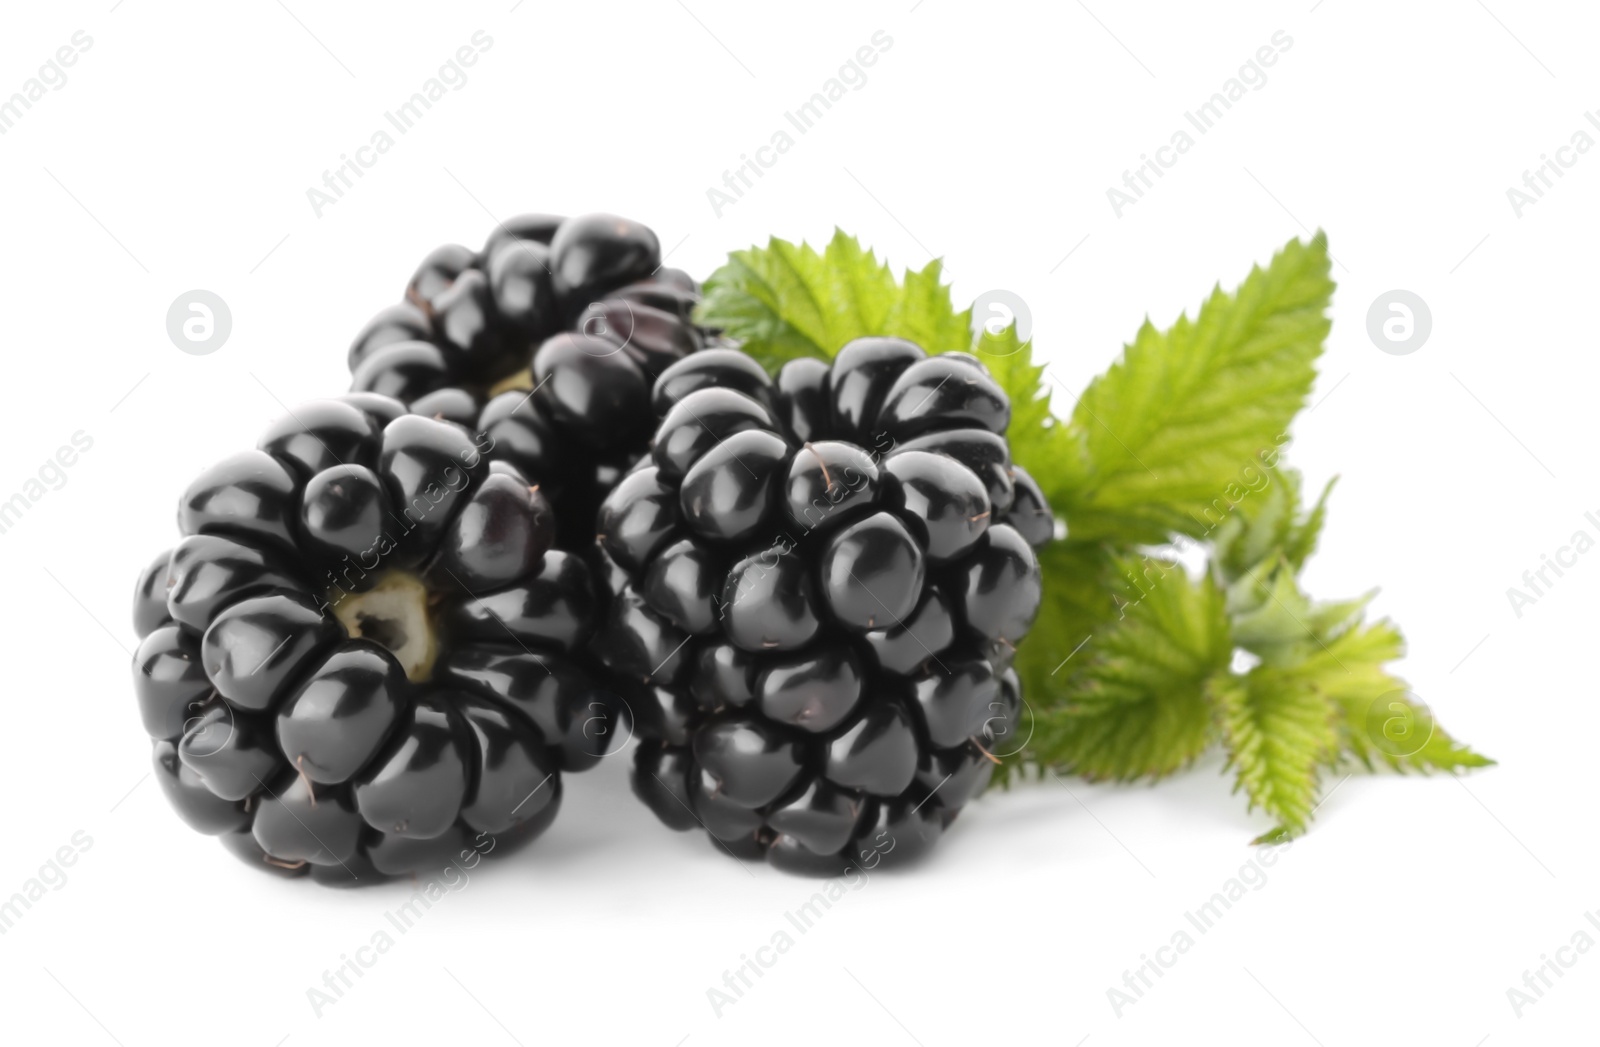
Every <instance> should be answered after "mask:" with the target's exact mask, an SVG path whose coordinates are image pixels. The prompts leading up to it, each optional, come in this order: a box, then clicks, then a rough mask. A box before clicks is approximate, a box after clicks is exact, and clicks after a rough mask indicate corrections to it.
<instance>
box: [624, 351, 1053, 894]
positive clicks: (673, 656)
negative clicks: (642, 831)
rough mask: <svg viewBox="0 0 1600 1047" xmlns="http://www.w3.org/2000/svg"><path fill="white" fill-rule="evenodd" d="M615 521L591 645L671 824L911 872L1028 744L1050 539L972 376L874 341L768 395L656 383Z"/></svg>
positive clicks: (703, 383)
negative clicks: (996, 752)
mask: <svg viewBox="0 0 1600 1047" xmlns="http://www.w3.org/2000/svg"><path fill="white" fill-rule="evenodd" d="M653 407H654V409H655V411H656V412H657V413H658V414H660V415H661V416H662V422H661V425H660V427H659V428H658V429H657V431H656V434H655V439H654V442H653V444H652V448H651V454H650V457H649V458H647V459H643V460H641V461H640V463H639V464H638V465H637V466H636V467H635V468H634V469H633V470H632V471H630V472H629V473H628V474H627V475H626V476H625V477H624V478H623V479H622V480H621V482H620V483H619V484H618V485H617V487H616V489H615V490H614V491H613V492H612V493H611V494H610V496H609V497H608V498H607V499H606V501H605V503H604V504H603V506H602V508H601V512H600V516H599V521H598V530H599V536H598V543H599V545H600V547H601V549H602V550H603V551H604V552H605V554H606V556H607V557H608V559H609V560H610V561H612V565H613V570H614V571H615V572H616V573H617V574H618V575H619V576H620V582H619V583H614V584H617V585H618V595H617V598H616V599H614V600H613V601H612V603H611V606H610V609H609V612H608V615H607V621H606V624H605V626H604V627H603V629H602V631H601V633H600V635H599V637H598V638H597V640H596V646H597V647H598V648H599V649H600V650H602V651H603V652H604V657H605V660H606V661H607V663H608V665H609V666H610V668H611V669H612V671H613V672H614V673H615V674H616V675H617V677H618V678H626V679H627V680H629V682H630V684H631V685H632V686H633V687H635V688H637V692H636V694H634V695H632V696H630V698H629V701H630V704H631V706H632V708H633V711H634V717H635V720H636V724H637V733H638V734H639V736H640V739H641V743H640V746H639V749H638V751H637V753H636V760H635V767H634V780H633V784H634V790H635V792H636V793H637V794H638V795H639V796H640V798H641V799H643V800H644V801H645V803H646V804H648V805H649V806H650V807H651V808H652V809H653V810H654V811H655V813H656V814H657V815H658V816H659V817H660V818H661V819H662V821H664V822H665V823H666V824H668V825H669V826H671V827H673V828H676V829H691V828H694V827H696V826H699V827H703V828H705V829H706V830H707V831H708V832H709V833H710V834H711V836H712V837H714V838H715V839H716V840H717V841H718V842H719V843H720V844H721V845H722V846H723V847H724V848H725V849H727V850H729V851H731V852H732V853H734V854H735V855H739V856H750V857H756V856H765V857H766V858H767V859H768V860H769V861H771V862H772V863H773V864H774V865H777V866H780V867H783V868H786V869H791V870H794V871H799V872H807V873H815V874H824V875H826V874H838V873H840V872H842V871H844V869H845V868H846V867H847V866H849V865H859V866H862V867H866V868H871V867H873V866H876V865H877V864H879V863H880V862H883V861H890V862H896V861H901V860H906V859H910V858H914V857H915V856H917V855H918V854H920V853H922V852H924V851H925V850H927V848H928V847H929V846H930V845H931V844H932V843H933V842H934V840H935V839H936V838H937V837H938V835H939V834H940V833H941V832H942V831H943V829H944V828H945V827H946V826H948V825H949V824H950V822H951V821H952V820H953V819H954V818H955V817H956V815H957V813H958V812H959V811H960V810H961V807H962V805H963V804H965V803H966V802H967V800H968V799H970V798H971V797H972V796H974V795H976V794H977V793H978V792H979V791H980V790H981V789H983V787H984V786H985V785H986V784H987V783H988V780H989V778H990V775H991V773H992V771H993V755H992V753H991V752H990V750H991V749H993V748H994V747H995V743H996V742H997V741H999V740H1001V739H1004V738H1007V737H1008V736H1010V735H1011V734H1012V733H1013V732H1014V731H1015V730H1016V722H1017V720H1018V717H1019V706H1020V703H1021V694H1020V687H1019V684H1018V680H1017V677H1016V674H1015V673H1014V672H1013V671H1012V670H1011V668H1010V662H1011V658H1012V654H1013V652H1014V650H1015V644H1016V643H1017V642H1018V641H1020V640H1021V639H1022V637H1023V636H1024V634H1025V633H1026V632H1027V631H1028V628H1029V626H1030V625H1031V624H1032V622H1033V618H1034V616H1035V614H1036V612H1037V610H1038V606H1039V600H1040V585H1041V579H1040V571H1039V564H1038V561H1037V559H1036V558H1035V555H1034V551H1033V550H1034V547H1036V546H1040V545H1043V544H1044V543H1045V542H1048V541H1049V540H1050V539H1051V538H1052V537H1053V535H1054V526H1055V522H1054V520H1053V519H1052V517H1051V515H1050V512H1049V509H1048V508H1047V506H1046V503H1045V500H1044V497H1043V495H1042V494H1041V493H1040V491H1039V488H1038V486H1037V485H1036V484H1035V483H1034V481H1033V480H1032V478H1030V477H1029V476H1028V475H1027V474H1026V473H1025V472H1024V471H1023V470H1022V469H1020V468H1017V467H1015V466H1013V465H1012V464H1011V461H1010V453H1009V450H1008V447H1007V444H1006V440H1005V431H1006V426H1007V424H1008V422H1009V420H1010V413H1011V411H1010V404H1009V402H1008V401H1007V398H1006V396H1005V393H1004V392H1003V390H1002V389H1001V388H1000V387H999V385H997V384H996V383H995V382H994V380H993V379H992V378H991V377H990V376H989V373H988V371H987V369H986V368H985V367H984V366H983V364H982V363H981V362H980V361H979V360H978V359H977V358H976V357H972V356H969V355H967V354H963V353H947V354H944V355H940V356H928V355H926V354H925V353H924V352H923V351H922V349H920V348H919V347H918V346H916V345H914V344H912V343H910V342H907V341H903V340H900V339H894V338H862V339H858V340H856V341H853V342H851V343H850V344H848V345H846V346H845V347H844V348H843V349H841V350H840V352H839V354H838V356H837V357H836V358H835V359H834V361H833V362H832V364H831V365H830V364H828V363H827V362H825V361H822V360H817V359H798V360H794V361H791V362H790V363H788V364H786V365H785V366H784V367H783V369H782V370H781V371H780V372H779V374H778V375H777V378H776V380H769V378H768V376H767V375H766V373H765V372H764V371H763V370H762V369H761V367H760V366H759V365H757V364H756V363H755V362H754V361H752V360H751V359H750V358H748V357H746V356H744V355H743V354H741V353H738V352H734V351H731V350H724V349H710V350H706V351H705V352H702V353H699V354H696V355H695V356H693V357H691V358H688V359H685V360H683V361H682V362H680V363H678V364H675V365H674V366H672V367H671V368H669V369H668V370H667V371H666V372H665V373H664V374H663V375H662V376H661V378H660V379H659V380H658V381H657V382H656V385H655V389H654V392H653Z"/></svg>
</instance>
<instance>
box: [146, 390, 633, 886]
mask: <svg viewBox="0 0 1600 1047" xmlns="http://www.w3.org/2000/svg"><path fill="white" fill-rule="evenodd" d="M490 450H492V441H491V440H490V439H489V438H488V437H486V436H485V435H484V434H482V433H475V432H473V431H471V430H469V429H466V428H464V427H462V426H460V425H458V424H456V423H454V422H449V421H444V420H440V419H436V418H429V417H423V416H421V415H417V414H409V413H407V412H406V410H405V408H404V406H403V405H402V404H400V403H399V402H398V401H396V400H393V399H391V398H389V397H386V396H379V395H376V394H373V393H352V394H349V395H346V396H343V397H340V398H338V399H335V400H320V401H314V402H312V403H309V404H303V405H301V406H300V407H299V408H297V409H296V410H295V411H293V412H291V414H290V416H289V417H288V418H285V419H284V420H283V421H281V422H279V423H278V424H276V425H274V426H273V427H272V428H270V429H269V430H267V432H266V433H265V434H264V435H263V436H262V438H261V441H260V443H259V445H258V449H257V450H253V451H246V452H244V453H242V454H236V455H234V456H232V457H230V458H226V459H224V460H223V461H221V462H220V463H218V464H216V465H214V466H212V467H211V468H210V469H208V470H206V471H205V472H204V473H202V474H201V475H200V477H199V478H198V479H197V480H195V482H194V483H193V484H191V485H190V487H189V489H188V491H187V492H185V494H184V496H183V498H182V500H181V501H180V503H179V507H178V524H179V530H180V531H181V533H182V535H183V538H182V540H181V541H179V543H178V544H177V545H176V546H175V547H174V548H173V549H172V550H171V551H170V552H168V553H163V554H162V555H161V556H159V557H157V558H156V559H155V560H154V561H153V562H152V563H151V564H150V565H149V566H148V567H147V568H146V569H145V570H144V572H143V573H142V574H141V575H140V577H139V581H138V585H137V587H136V590H135V596H134V609H133V619H134V627H135V629H136V631H137V632H138V634H139V637H140V640H141V642H140V645H139V649H138V652H137V653H136V655H135V658H134V666H133V668H134V672H133V681H134V690H135V693H136V695H137V698H138V702H139V709H140V713H141V715H142V717H143V721H144V727H145V730H146V731H147V732H148V733H149V735H150V737H151V739H152V740H153V742H154V758H155V770H156V776H157V778H158V779H159V780H160V782H161V785H162V788H163V790H164V791H165V792H166V794H167V798H168V799H169V800H170V801H171V802H172V804H173V806H174V807H176V808H177V810H178V813H179V815H180V816H182V818H183V819H184V820H185V821H187V822H188V823H189V824H190V825H191V826H192V827H194V828H195V829H198V830H199V831H201V832H203V833H208V834H212V835H218V836H222V837H223V838H224V841H225V842H226V843H227V845H228V847H229V849H230V850H233V851H235V852H236V853H239V854H242V855H244V856H246V857H249V858H251V859H252V860H255V861H258V862H260V863H265V864H266V865H269V866H272V867H274V868H277V869H279V870H283V871H288V872H294V873H300V872H305V871H308V870H309V871H311V872H313V873H315V874H318V875H319V876H320V877H325V878H328V879H332V880H351V879H378V878H381V877H382V876H384V875H394V874H401V873H408V872H418V871H435V872H436V871H438V870H440V869H442V868H443V867H445V866H446V865H448V864H449V863H451V862H456V863H461V862H463V861H464V862H466V863H467V864H468V867H470V865H472V864H476V862H477V860H478V858H477V855H482V854H485V853H488V852H490V851H498V852H504V851H506V850H510V849H511V847H512V846H513V845H520V844H522V843H526V842H527V841H529V840H532V839H533V838H534V837H535V836H537V835H538V834H539V833H540V832H542V831H543V830H544V829H545V828H546V827H547V826H548V825H549V824H550V822H551V821H552V820H553V819H554V817H555V814H556V811H557V809H558V808H559V806H560V803H561V781H560V772H561V771H562V770H581V769H583V768H586V767H588V766H590V765H592V764H594V763H595V762H596V761H597V760H598V759H599V758H600V756H602V755H603V754H604V751H605V746H606V744H607V743H608V742H609V741H610V740H611V738H612V735H613V731H612V726H613V725H614V723H615V722H616V720H617V712H618V710H619V708H620V705H619V701H618V699H617V698H616V697H615V696H614V695H612V694H611V693H610V692H608V691H606V690H605V689H603V688H601V687H597V686H596V685H595V683H594V682H593V681H594V674H593V672H592V669H591V667H590V664H589V662H588V658H587V655H586V654H584V653H583V648H584V645H585V642H586V641H587V640H588V638H589V635H590V633H591V632H592V628H593V625H594V623H595V619H596V616H597V614H598V608H599V606H600V603H599V594H598V593H597V590H596V587H595V580H594V579H593V577H592V576H591V572H590V569H589V567H588V566H587V564H586V563H585V562H584V560H583V559H582V558H580V557H579V556H577V555H575V554H573V553H569V552H563V551H560V550H556V549H552V548H551V542H552V540H553V537H554V521H553V514H552V512H551V509H550V505H549V502H548V500H547V499H546V498H545V496H544V493H543V491H542V490H541V489H540V488H539V487H538V486H536V485H534V484H532V483H530V478H529V477H528V476H526V475H525V474H523V473H521V472H520V471H519V470H518V469H517V468H515V467H514V466H512V465H510V464H508V463H506V462H498V461H497V462H493V463H492V464H491V462H490V461H489V458H488V452H489V451H490Z"/></svg>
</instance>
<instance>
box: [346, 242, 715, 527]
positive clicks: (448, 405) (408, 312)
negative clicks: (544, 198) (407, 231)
mask: <svg viewBox="0 0 1600 1047" xmlns="http://www.w3.org/2000/svg"><path fill="white" fill-rule="evenodd" d="M698 301H699V291H698V288H697V287H696V285H695V282H694V281H693V280H692V279H691V278H690V277H689V276H688V274H686V273H683V272H681V271H679V270H676V269H667V268H663V267H662V265H661V247H660V243H659V242H658V241H657V239H656V236H655V234H654V233H652V232H651V231H650V230H649V229H647V228H646V227H644V226H642V225H640V224H638V223H637V222H632V221H629V220H627V219H625V218H618V217H617V216H615V215H607V214H591V215H582V216H579V217H575V218H558V217H555V216H552V215H540V214H530V215H523V216H521V217H519V218H514V219H512V220H511V221H509V222H506V223H504V224H502V225H501V226H499V227H498V228H496V229H495V231H494V232H493V233H492V234H490V236H489V239H488V241H487V242H486V243H485V244H484V246H483V248H482V249H481V250H479V251H473V250H471V249H469V248H466V247H462V246H460V245H459V244H447V245H445V246H443V247H440V248H437V249H435V250H434V251H433V252H431V253H430V254H429V255H428V256H427V257H426V258H424V259H423V261H422V264H421V265H420V266H418V268H417V271H416V272H415V274H413V275H412V277H411V280H410V282H409V283H408V284H407V285H406V292H405V300H404V301H403V302H401V303H400V304H398V305H393V306H390V307H389V308H387V309H385V310H383V311H382V312H380V313H379V314H378V315H377V316H375V317H373V319H372V320H371V321H370V322H368V324H367V325H366V327H364V328H363V329H362V330H361V332H360V333H359V334H358V335H357V336H356V339H355V341H354V342H353V343H352V344H351V346H350V355H349V365H350V370H351V372H352V374H353V382H352V388H354V389H356V390H359V391H368V392H377V393H382V394H385V395H388V396H392V397H395V398H398V399H400V400H402V401H404V402H405V403H407V404H408V405H409V406H410V407H411V409H412V410H414V411H416V412H417V413H419V414H425V415H429V416H440V417H444V418H447V419H450V420H452V421H458V422H461V423H462V424H464V425H469V426H470V425H477V426H479V427H481V428H483V429H485V430H489V431H491V432H494V433H495V434H496V436H497V439H499V440H500V442H501V443H502V445H503V446H504V447H505V449H506V452H507V454H508V455H510V456H512V457H513V458H514V460H515V461H516V462H517V463H518V465H519V466H520V467H521V468H522V469H523V470H524V471H525V472H526V473H527V474H528V475H530V476H538V477H540V478H541V481H542V482H543V484H544V485H545V491H546V494H547V495H548V496H549V498H550V501H551V504H552V505H553V506H554V507H555V509H556V522H557V536H556V544H557V547H558V548H562V549H566V550H580V549H586V548H588V547H589V545H590V544H591V542H592V539H593V523H594V514H595V510H596V508H597V507H598V506H599V502H600V499H601V498H602V497H603V496H604V493H605V492H606V491H607V490H609V489H610V486H611V484H614V483H615V482H616V480H617V479H618V477H620V476H621V475H622V473H623V471H625V470H626V469H627V468H628V467H629V466H630V465H631V464H632V463H633V461H634V459H635V458H637V457H638V455H639V454H640V453H641V452H642V451H643V450H644V448H645V445H646V443H647V442H648V441H649V438H650V432H651V429H652V428H653V424H652V423H653V421H654V419H653V418H652V417H651V415H650V412H649V410H648V402H649V391H650V386H651V383H652V382H653V381H654V380H655V379H656V377H657V376H658V375H660V374H661V373H662V372H663V371H664V370H665V369H666V368H667V367H668V366H670V365H671V364H673V363H675V362H677V361H678V360H680V359H682V358H683V357H684V356H686V355H688V354H690V353H693V352H695V351H696V350H698V349H700V348H701V346H702V345H703V344H704V342H705V335H704V333H703V332H701V331H700V330H698V329H697V328H696V327H695V325H694V324H693V322H692V321H691V319H690V316H691V313H692V312H693V310H694V307H695V305H696V303H697V302H698ZM480 407H481V409H482V416H481V418H480V417H479V411H480Z"/></svg>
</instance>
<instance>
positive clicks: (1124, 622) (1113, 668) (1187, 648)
mask: <svg viewBox="0 0 1600 1047" xmlns="http://www.w3.org/2000/svg"><path fill="white" fill-rule="evenodd" d="M1152 562H1153V561H1152ZM1122 566H1123V569H1124V571H1125V572H1133V571H1137V572H1139V573H1140V575H1141V576H1142V580H1141V584H1146V585H1149V586H1150V587H1149V589H1148V591H1145V592H1142V593H1139V594H1138V598H1137V600H1136V601H1135V602H1130V603H1128V604H1127V605H1126V606H1124V607H1123V616H1122V617H1121V618H1120V620H1117V621H1115V622H1111V623H1108V624H1105V625H1102V626H1100V627H1099V629H1098V631H1096V632H1095V633H1094V635H1093V638H1092V639H1091V640H1090V642H1089V643H1088V644H1087V645H1085V647H1084V648H1083V649H1082V650H1081V651H1080V652H1079V654H1078V655H1077V660H1078V662H1079V664H1078V665H1077V666H1076V667H1072V666H1071V665H1070V664H1069V665H1067V666H1064V667H1063V666H1058V667H1057V671H1058V672H1070V673H1071V677H1070V682H1069V683H1068V688H1069V690H1070V694H1071V700H1070V702H1069V703H1067V704H1063V705H1058V706H1054V707H1051V708H1048V709H1045V710H1043V711H1038V712H1036V714H1035V715H1036V720H1035V729H1034V736H1033V739H1032V741H1031V743H1030V745H1029V747H1028V750H1029V758H1030V759H1031V760H1034V761H1036V762H1038V763H1040V764H1043V765H1045V766H1049V767H1055V768H1061V769H1066V770H1071V771H1073V772H1075V773H1078V774H1082V775H1084V776H1086V777H1089V778H1114V779H1121V780H1127V779H1134V778H1141V777H1160V776H1162V775H1166V774H1170V773H1172V772H1173V771H1176V770H1178V769H1180V768H1181V767H1183V766H1185V765H1187V764H1188V763H1189V762H1190V761H1192V760H1193V759H1194V758H1195V757H1196V756H1198V755H1199V754H1200V753H1201V752H1203V751H1204V750H1205V749H1206V747H1207V746H1208V745H1209V744H1210V743H1211V742H1212V740H1213V739H1214V737H1215V725H1214V722H1213V719H1212V713H1211V708H1210V705H1209V704H1208V697H1207V694H1206V683H1207V680H1208V679H1209V678H1210V677H1211V676H1213V675H1214V674H1215V673H1217V672H1220V671H1222V670H1223V669H1225V668H1226V667H1227V664H1228V659H1229V657H1230V655H1231V651H1232V644H1231V641H1230V640H1229V635H1228V619H1227V616H1226V614H1225V613H1224V610H1223V600H1222V593H1221V591H1220V590H1218V589H1217V587H1216V586H1215V584H1213V583H1212V581H1211V580H1210V579H1209V578H1202V579H1201V580H1200V581H1199V582H1193V581H1190V579H1189V578H1188V576H1187V575H1186V574H1184V571H1183V568H1182V567H1181V566H1179V565H1177V564H1174V563H1170V562H1165V561H1162V562H1160V566H1159V568H1158V569H1149V570H1146V569H1145V568H1144V565H1135V564H1131V563H1124V564H1123V565H1122ZM1163 572H1164V573H1163ZM1136 592H1137V591H1136ZM1024 693H1025V694H1026V693H1027V692H1026V690H1025V692H1024Z"/></svg>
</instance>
